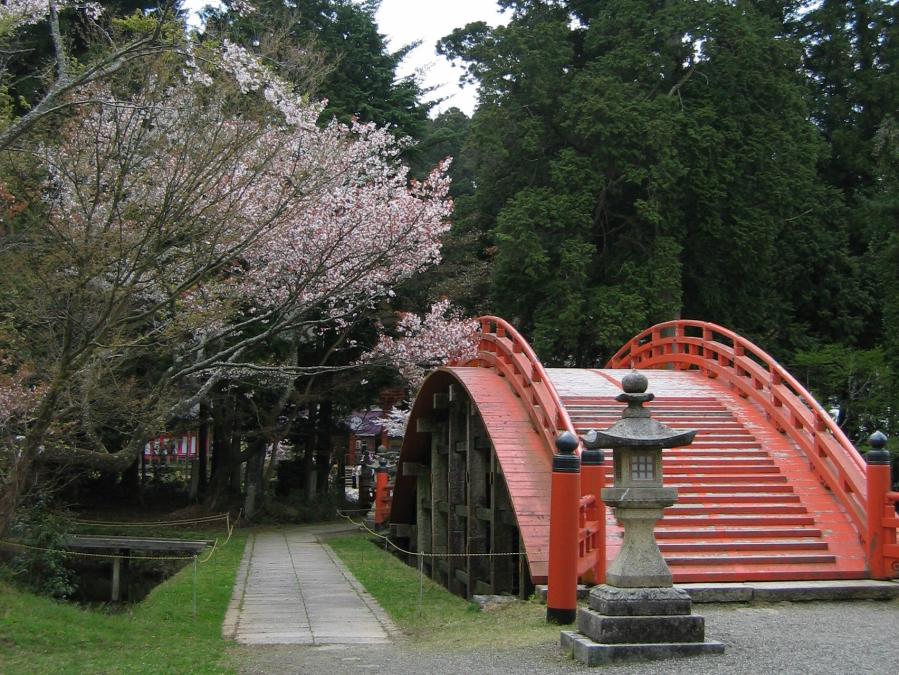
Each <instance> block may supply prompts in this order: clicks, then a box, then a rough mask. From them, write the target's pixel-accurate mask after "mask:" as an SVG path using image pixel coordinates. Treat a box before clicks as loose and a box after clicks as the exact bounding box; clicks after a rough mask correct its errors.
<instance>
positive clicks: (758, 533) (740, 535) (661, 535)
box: [656, 527, 823, 545]
mask: <svg viewBox="0 0 899 675" xmlns="http://www.w3.org/2000/svg"><path fill="white" fill-rule="evenodd" d="M822 534H823V532H822V531H821V530H820V529H818V528H809V527H802V528H800V527H792V528H786V527H764V528H758V527H746V528H737V527H728V528H717V529H711V528H690V529H674V528H671V529H664V530H656V539H658V540H660V541H661V540H667V539H735V540H736V539H746V538H749V537H753V538H766V539H781V538H786V539H790V538H795V537H820V536H822ZM660 545H661V544H660Z"/></svg>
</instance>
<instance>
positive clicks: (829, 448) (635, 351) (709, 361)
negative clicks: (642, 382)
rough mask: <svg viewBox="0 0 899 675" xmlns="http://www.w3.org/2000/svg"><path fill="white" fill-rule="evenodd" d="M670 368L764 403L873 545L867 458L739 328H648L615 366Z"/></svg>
mask: <svg viewBox="0 0 899 675" xmlns="http://www.w3.org/2000/svg"><path fill="white" fill-rule="evenodd" d="M662 366H673V367H675V368H678V369H682V370H687V369H694V368H695V369H698V370H699V371H701V372H703V373H704V374H706V375H707V376H708V377H711V378H717V379H719V380H720V381H722V382H724V383H726V384H727V385H729V386H730V388H731V389H733V390H734V391H735V392H737V393H738V394H739V395H740V396H743V397H744V398H748V399H750V400H751V401H753V402H754V403H756V404H757V405H758V406H760V407H761V408H762V409H763V410H764V412H765V414H766V415H767V417H768V419H769V420H770V421H771V422H772V424H773V425H774V426H775V428H777V429H778V430H779V431H781V432H783V433H785V434H786V435H787V436H789V437H790V439H791V440H792V441H793V442H794V443H796V445H797V446H798V447H799V448H800V449H801V450H802V451H803V453H804V454H805V455H806V457H807V458H808V460H809V462H810V465H811V467H812V469H813V471H814V472H815V473H816V474H817V476H818V477H819V478H820V480H821V481H822V482H823V483H824V484H825V485H826V486H827V487H828V488H830V490H831V491H832V493H833V494H834V496H835V497H836V498H837V499H838V500H839V502H840V504H841V505H842V506H843V507H844V509H845V510H846V512H847V513H848V515H849V518H850V520H851V522H852V524H853V526H854V527H855V529H856V531H857V532H858V534H859V537H860V539H861V540H862V541H864V542H865V543H866V544H867V543H868V542H867V541H866V539H868V538H870V537H869V535H868V534H867V532H868V522H869V520H870V519H871V518H872V517H873V513H874V512H879V511H880V509H879V508H878V507H876V506H875V505H873V504H872V505H869V504H868V503H867V493H866V473H867V467H866V465H865V461H864V459H863V458H862V457H861V455H859V453H858V452H857V451H856V449H855V447H854V446H853V445H852V443H851V442H850V441H849V439H848V438H847V437H846V435H845V434H844V433H843V431H842V430H841V429H840V428H839V427H838V426H837V424H836V422H834V420H833V419H832V418H831V416H830V415H829V414H828V413H827V412H826V411H825V410H824V409H823V408H822V407H821V405H820V404H819V403H818V402H817V401H816V400H815V399H814V398H813V397H812V395H811V394H809V393H808V391H806V389H805V388H804V387H803V386H802V385H801V384H800V383H799V382H798V381H797V380H796V379H795V378H794V377H793V376H792V375H790V374H789V373H788V372H787V371H786V370H785V369H784V368H783V367H782V366H781V365H780V364H779V363H777V361H775V360H774V359H773V358H772V357H771V356H770V355H768V354H767V353H766V352H764V351H763V350H762V349H760V348H759V347H757V346H756V345H754V344H753V343H752V342H750V341H749V340H746V339H745V338H742V337H740V336H739V335H737V334H736V333H734V332H733V331H730V330H728V329H726V328H722V327H721V326H717V325H715V324H712V323H705V322H702V321H686V320H682V321H670V322H667V323H661V324H658V325H656V326H653V327H652V328H649V329H647V330H645V331H643V332H642V333H640V334H639V335H637V336H636V337H634V338H633V339H631V340H630V341H629V342H628V343H627V344H626V345H624V347H622V348H621V349H620V350H619V351H618V353H616V354H615V356H613V357H612V358H611V359H610V360H609V362H608V364H607V367H608V368H658V367H662ZM893 540H894V541H895V536H894V538H893ZM871 562H872V561H869V564H870V563H871Z"/></svg>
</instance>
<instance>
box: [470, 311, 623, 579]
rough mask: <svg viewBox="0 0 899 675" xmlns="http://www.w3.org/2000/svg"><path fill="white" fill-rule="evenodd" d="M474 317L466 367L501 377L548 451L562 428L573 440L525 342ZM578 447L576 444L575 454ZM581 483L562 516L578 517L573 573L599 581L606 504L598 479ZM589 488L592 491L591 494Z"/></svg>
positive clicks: (507, 327)
mask: <svg viewBox="0 0 899 675" xmlns="http://www.w3.org/2000/svg"><path fill="white" fill-rule="evenodd" d="M478 321H479V323H480V328H481V333H480V341H479V343H478V355H477V357H476V358H475V359H474V360H472V361H470V362H469V363H468V364H467V365H471V366H478V367H482V368H493V369H495V370H496V371H497V373H499V374H500V375H501V376H503V377H504V378H506V380H507V381H508V382H509V384H510V385H511V386H512V389H513V391H514V392H515V393H516V395H517V396H518V397H519V398H520V399H521V400H522V401H524V402H525V403H526V407H527V410H528V415H529V416H530V418H531V423H532V424H533V425H534V428H535V429H536V430H537V432H538V433H540V434H541V436H542V437H543V440H544V444H543V445H544V447H545V448H546V451H547V453H549V454H550V455H552V454H553V453H554V452H555V448H556V438H557V437H558V436H559V434H562V433H564V432H566V431H567V432H570V433H571V434H572V435H573V436H574V437H575V438H577V432H576V431H575V428H574V424H573V423H572V422H571V418H570V417H569V415H568V411H567V410H566V409H565V406H564V405H563V404H562V400H561V399H560V398H559V394H558V393H557V392H556V389H555V387H554V386H553V384H552V382H551V381H550V379H549V378H548V377H547V375H546V370H545V369H544V368H543V364H542V363H541V362H540V359H538V358H537V355H536V354H535V353H534V350H533V349H532V348H531V346H530V345H529V344H528V342H527V341H526V340H525V339H524V338H523V337H522V336H521V334H519V333H518V331H517V330H515V329H514V328H513V327H512V326H511V324H509V323H508V322H507V321H505V320H503V319H501V318H499V317H496V316H483V317H480V318H479V319H478ZM582 449H583V448H582V444H580V442H579V445H578V450H577V452H578V453H580V451H581V450H582ZM597 469H598V467H597ZM580 486H581V487H580V490H581V494H582V495H583V496H582V499H581V506H580V508H579V511H578V512H577V513H570V514H568V515H567V516H566V517H568V518H572V519H573V518H577V519H578V522H579V523H580V527H579V532H580V535H579V544H578V577H584V578H585V579H587V580H591V581H594V582H598V581H601V575H602V574H604V571H605V554H606V553H605V551H606V548H605V528H604V524H605V507H604V506H603V504H602V501H601V500H600V496H599V491H598V488H601V486H602V479H601V477H600V478H599V479H595V478H594V479H592V480H591V481H581V482H580ZM594 489H595V493H594V492H591V490H594ZM585 493H586V494H585ZM552 527H553V524H552V523H550V528H552Z"/></svg>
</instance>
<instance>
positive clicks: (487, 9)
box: [184, 0, 505, 115]
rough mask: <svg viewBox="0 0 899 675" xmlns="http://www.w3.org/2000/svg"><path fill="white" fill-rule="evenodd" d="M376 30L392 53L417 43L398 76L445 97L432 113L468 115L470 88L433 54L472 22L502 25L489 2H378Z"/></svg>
mask: <svg viewBox="0 0 899 675" xmlns="http://www.w3.org/2000/svg"><path fill="white" fill-rule="evenodd" d="M210 4H212V5H215V4H218V3H217V2H215V1H210V0H185V3H184V5H185V6H186V7H187V8H188V9H193V10H199V9H200V8H201V7H203V6H205V5H210ZM377 21H378V29H379V30H380V32H381V33H383V34H384V35H386V36H387V39H388V46H389V48H390V50H391V51H395V50H397V49H399V48H400V47H402V46H403V45H406V44H409V43H411V42H415V41H417V40H420V41H421V43H422V44H421V46H420V47H418V49H416V50H414V51H413V52H412V53H410V54H409V56H407V57H406V60H405V61H404V62H403V64H402V65H401V66H400V69H399V72H398V75H400V76H403V75H408V74H411V73H414V72H416V71H419V72H421V73H422V74H423V76H422V83H423V84H424V85H425V86H436V87H438V89H437V90H435V91H434V93H433V94H431V95H430V97H429V98H446V99H447V100H446V101H444V102H443V103H441V104H440V106H439V108H438V109H437V110H436V112H439V111H440V110H445V109H447V108H450V107H453V106H455V107H457V108H461V109H462V110H464V111H465V112H466V113H467V114H468V115H471V113H472V111H473V110H474V106H475V103H476V102H477V91H476V90H475V88H474V87H471V86H469V87H465V88H464V89H460V87H459V84H458V83H459V75H461V74H462V71H461V69H460V68H453V67H452V66H451V65H450V64H449V62H448V61H447V60H446V59H444V58H443V57H441V56H438V55H437V53H436V52H435V51H434V45H435V43H436V42H437V40H439V39H440V38H442V37H443V36H444V35H447V34H449V33H451V32H452V30H453V29H454V28H459V27H461V26H464V25H465V24H467V23H470V22H472V21H486V22H487V23H489V24H490V25H491V26H495V25H497V24H499V23H505V21H504V19H503V18H502V16H501V15H500V13H499V9H498V8H497V6H496V3H495V2H494V1H493V0H381V8H380V9H379V10H378V14H377Z"/></svg>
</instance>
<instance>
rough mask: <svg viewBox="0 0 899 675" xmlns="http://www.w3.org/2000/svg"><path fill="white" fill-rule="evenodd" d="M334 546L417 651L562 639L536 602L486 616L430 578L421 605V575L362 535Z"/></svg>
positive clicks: (335, 543) (513, 645) (511, 644)
mask: <svg viewBox="0 0 899 675" xmlns="http://www.w3.org/2000/svg"><path fill="white" fill-rule="evenodd" d="M328 544H329V545H330V546H331V547H332V548H333V549H334V551H335V552H336V553H337V555H338V556H339V557H340V559H341V560H343V562H344V564H345V565H346V566H347V567H348V568H349V569H350V571H351V572H352V573H353V574H354V575H355V577H356V578H357V579H358V580H359V582H360V583H361V584H362V585H363V586H365V588H366V589H367V590H368V592H369V593H371V594H372V595H373V596H374V597H375V598H376V599H377V601H378V602H379V603H380V604H381V606H382V607H383V608H384V610H385V611H386V612H387V613H388V614H389V615H390V617H391V618H392V619H393V620H394V622H396V624H397V625H398V626H399V627H400V629H402V631H403V632H404V633H405V634H406V635H408V636H410V637H412V638H414V639H415V645H416V647H417V648H433V649H444V648H448V647H449V648H451V647H454V646H460V647H466V648H471V647H477V646H481V645H484V646H491V645H492V646H494V647H495V646H496V640H497V636H502V641H503V645H504V646H505V647H519V646H525V645H530V644H537V643H541V642H546V641H557V640H558V639H559V627H558V626H553V625H550V624H547V623H546V607H544V606H543V605H541V604H539V603H537V602H536V601H529V602H520V603H514V604H512V605H509V606H506V607H502V608H499V609H494V610H491V611H488V612H482V611H480V610H479V609H478V607H477V605H475V604H473V603H470V602H468V601H467V600H465V599H464V598H460V597H459V596H456V595H453V594H452V593H450V592H449V591H447V590H446V589H445V588H444V587H443V586H440V585H438V584H436V583H434V582H433V581H431V580H430V579H428V578H427V577H426V578H425V579H424V597H423V599H422V602H421V603H419V575H418V570H416V569H414V568H412V567H409V566H408V565H406V564H404V563H403V562H402V561H400V560H398V559H397V558H395V557H394V556H393V555H391V554H389V553H387V552H386V551H384V550H383V548H381V547H379V546H376V545H375V544H373V543H372V542H370V541H369V540H368V539H366V538H365V537H363V536H361V535H355V536H350V537H341V538H339V539H329V540H328Z"/></svg>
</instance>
